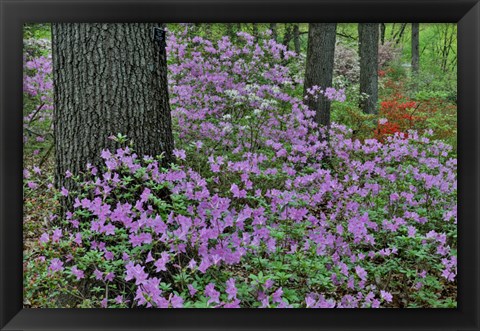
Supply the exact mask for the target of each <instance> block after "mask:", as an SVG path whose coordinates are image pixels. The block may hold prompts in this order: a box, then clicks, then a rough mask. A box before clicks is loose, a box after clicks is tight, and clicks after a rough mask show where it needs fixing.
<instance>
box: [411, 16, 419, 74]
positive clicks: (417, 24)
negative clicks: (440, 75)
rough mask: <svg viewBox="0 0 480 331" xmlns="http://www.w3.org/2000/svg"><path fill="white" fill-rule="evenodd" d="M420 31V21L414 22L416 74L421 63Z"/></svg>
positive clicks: (414, 66) (413, 50) (413, 70)
mask: <svg viewBox="0 0 480 331" xmlns="http://www.w3.org/2000/svg"><path fill="white" fill-rule="evenodd" d="M419 32H420V27H419V23H412V72H413V73H414V74H415V75H416V74H418V70H419V64H420V54H419V44H420V42H419V40H420V38H419Z"/></svg>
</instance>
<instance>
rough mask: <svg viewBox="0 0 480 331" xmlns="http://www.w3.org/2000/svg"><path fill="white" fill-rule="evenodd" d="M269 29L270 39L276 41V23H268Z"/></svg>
mask: <svg viewBox="0 0 480 331" xmlns="http://www.w3.org/2000/svg"><path fill="white" fill-rule="evenodd" d="M270 30H271V31H272V39H273V40H275V41H277V38H278V34H277V23H270Z"/></svg>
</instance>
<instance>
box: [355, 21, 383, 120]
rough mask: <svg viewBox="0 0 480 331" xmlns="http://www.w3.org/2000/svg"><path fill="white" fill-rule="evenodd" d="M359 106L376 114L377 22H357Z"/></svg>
mask: <svg viewBox="0 0 480 331" xmlns="http://www.w3.org/2000/svg"><path fill="white" fill-rule="evenodd" d="M358 36H359V54H360V94H366V96H363V95H361V101H360V108H361V109H362V110H363V112H364V113H366V114H377V111H378V109H377V101H378V24H377V23H359V24H358Z"/></svg>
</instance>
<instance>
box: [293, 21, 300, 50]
mask: <svg viewBox="0 0 480 331" xmlns="http://www.w3.org/2000/svg"><path fill="white" fill-rule="evenodd" d="M293 45H294V47H295V53H297V54H300V27H299V25H298V24H295V25H294V26H293Z"/></svg>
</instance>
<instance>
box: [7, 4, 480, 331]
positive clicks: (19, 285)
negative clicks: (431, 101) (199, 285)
mask: <svg viewBox="0 0 480 331" xmlns="http://www.w3.org/2000/svg"><path fill="white" fill-rule="evenodd" d="M58 21H64V22H140V21H142V22H147V21H148V22H153V21H155V22H293V21H295V22H315V21H317V22H458V109H459V115H458V159H459V160H458V171H459V173H458V186H459V187H458V207H459V209H458V217H459V221H458V238H459V239H458V261H459V262H458V307H457V308H456V309H338V310H335V309H320V310H307V309H291V310H283V309H279V310H276V309H265V310H264V309H238V310H235V309H230V310H215V309H207V310H204V309H153V310H148V309H128V310H123V309H22V291H23V277H22V253H23V252H22V168H23V167H22V153H23V150H22V112H21V109H22V46H23V44H22V25H23V24H24V23H27V22H58ZM0 24H1V67H0V75H1V81H0V84H1V89H0V102H1V111H0V123H1V129H0V139H1V144H0V146H1V148H0V170H1V171H0V183H1V192H0V212H1V219H0V235H1V238H0V248H1V255H0V266H1V278H0V328H1V330H12V331H13V330H90V329H91V330H114V329H115V330H117V329H122V330H130V329H131V330H200V329H201V330H314V329H315V330H323V329H332V330H333V329H338V330H357V329H362V330H368V329H392V330H406V329H408V330H427V329H428V330H480V323H479V311H480V306H479V298H480V295H479V293H480V292H479V290H480V273H479V252H480V249H479V248H480V235H479V229H480V227H479V223H478V222H479V203H480V199H479V198H480V197H479V189H480V185H479V179H480V176H479V170H480V168H479V154H480V153H479V151H480V149H479V147H480V146H479V129H480V125H479V124H480V122H479V119H480V116H479V115H480V98H479V94H480V4H479V3H478V0H456V1H454V0H417V1H412V0H404V1H402V0H384V1H378V0H365V1H364V0H357V1H353V0H336V1H334V0H316V1H314V0H297V1H293V0H257V1H253V0H241V1H240V0H230V1H228V0H157V1H154V0H140V1H133V0H124V1H107V0H100V1H92V0H63V1H59V0H37V1H32V0H25V1H20V0H15V1H14V0H0Z"/></svg>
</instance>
